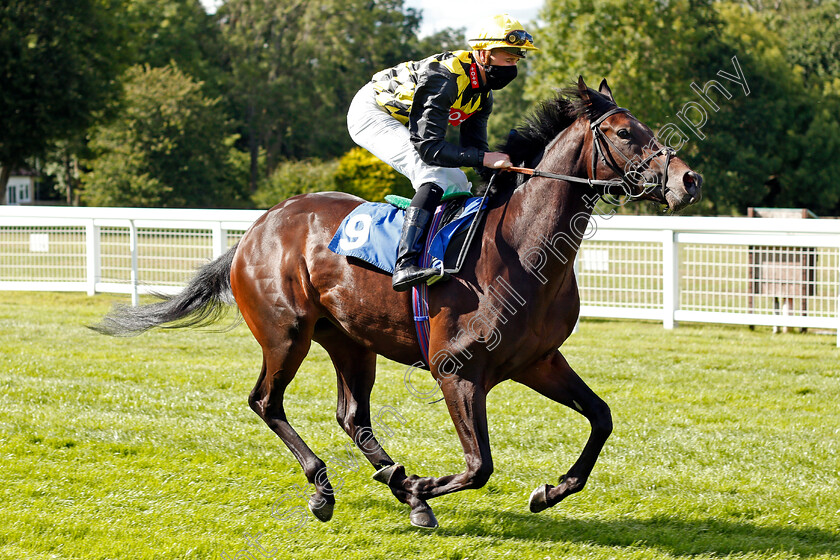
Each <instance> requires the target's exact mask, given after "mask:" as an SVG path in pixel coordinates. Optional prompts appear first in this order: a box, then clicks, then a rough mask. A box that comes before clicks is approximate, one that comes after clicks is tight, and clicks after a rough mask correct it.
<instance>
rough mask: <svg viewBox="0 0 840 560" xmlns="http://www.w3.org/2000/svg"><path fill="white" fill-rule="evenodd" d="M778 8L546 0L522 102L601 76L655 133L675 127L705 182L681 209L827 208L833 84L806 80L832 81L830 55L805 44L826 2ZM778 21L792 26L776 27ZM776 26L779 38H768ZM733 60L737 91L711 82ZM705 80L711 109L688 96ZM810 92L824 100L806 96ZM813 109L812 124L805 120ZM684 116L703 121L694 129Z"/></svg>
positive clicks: (827, 26)
mask: <svg viewBox="0 0 840 560" xmlns="http://www.w3.org/2000/svg"><path fill="white" fill-rule="evenodd" d="M829 3H830V4H832V5H834V6H835V8H831V9H827V8H826V5H828V4H829ZM749 4H761V2H750V3H749ZM780 4H781V6H782V9H780V10H778V11H777V10H775V9H771V10H768V9H765V8H763V7H760V6H759V7H758V8H756V6H750V5H747V3H734V2H711V1H709V0H676V1H669V2H655V3H637V2H631V1H629V0H587V1H584V0H548V2H547V4H546V7H545V8H544V10H543V13H542V19H543V20H544V21H545V23H546V25H545V26H544V28H543V29H541V30H540V31H539V34H538V36H539V39H540V43H541V45H540V46H541V47H543V51H542V53H541V54H540V56H539V57H535V58H534V69H535V71H534V72H533V74H532V78H531V80H530V81H529V86H528V91H527V94H528V95H530V96H535V97H536V96H547V94H548V91H549V90H550V89H551V88H552V87H556V86H558V85H560V86H562V85H564V84H566V83H568V82H569V81H571V80H574V79H576V77H577V76H578V75H579V74H582V75H584V77H586V78H587V80H588V81H589V82H590V83H597V81H598V80H600V78H601V77H606V78H608V80H609V82H610V85H611V87H612V89H613V91H614V92H615V95H616V98H617V99H618V102H619V103H620V104H622V105H624V106H626V107H629V108H631V109H632V110H633V112H634V114H635V115H636V116H637V117H638V118H639V119H640V120H642V121H644V122H646V123H648V124H649V125H651V127H652V128H653V130H654V131H661V130H662V128H661V127H662V126H665V125H674V126H677V127H680V128H681V130H682V134H683V135H684V139H685V140H687V143H685V144H684V145H682V143H680V156H681V157H683V158H684V159H686V160H687V161H688V162H689V163H690V164H691V165H692V167H694V168H695V169H697V170H698V171H700V172H701V173H702V174H703V175H704V177H705V183H704V197H703V201H702V202H701V203H700V204H699V205H696V206H695V207H694V209H692V210H691V211H699V212H706V213H712V214H718V213H732V212H737V213H744V212H746V210H747V207H748V206H763V205H774V204H795V205H804V203H805V202H806V201H807V202H808V204H809V205H811V207H812V208H814V209H815V210H816V209H826V208H830V207H831V205H832V204H836V202H833V201H836V200H837V199H838V197H840V193H836V192H835V190H837V189H836V188H835V187H834V185H833V184H832V185H826V184H817V181H818V179H817V178H818V177H820V179H819V180H820V181H822V180H824V178H825V176H826V173H822V172H823V171H826V170H829V171H830V173H837V172H838V171H840V168H837V167H835V166H836V165H840V164H835V162H838V161H840V157H838V156H840V154H837V153H836V152H835V151H833V150H835V149H836V148H835V146H836V144H837V141H836V136H832V134H831V132H830V131H831V127H832V126H836V124H835V123H836V121H837V117H836V116H834V115H836V112H835V113H831V111H830V110H829V111H828V112H826V111H825V110H826V109H830V108H833V107H836V106H837V104H836V101H834V100H832V99H834V98H831V99H829V97H830V96H826V94H825V91H827V89H830V87H829V86H828V85H827V84H828V83H833V82H829V81H826V80H822V81H820V82H819V86H814V87H811V86H809V85H808V81H809V80H810V79H811V78H809V76H821V75H831V72H832V70H831V68H834V67H833V66H832V62H831V61H832V60H833V58H832V57H833V55H830V54H827V53H832V52H836V49H835V50H832V49H830V48H827V47H826V48H825V49H822V47H820V49H818V50H815V49H813V48H811V46H810V45H809V41H810V37H809V30H811V29H813V30H814V31H815V34H816V37H817V38H818V41H819V42H820V44H821V45H823V46H827V45H829V44H830V43H831V42H832V40H833V37H835V36H836V33H837V31H836V27H837V26H836V24H835V26H834V27H832V18H834V19H835V20H836V15H837V13H838V12H837V10H836V6H837V1H836V0H834V1H832V2H827V3H819V2H809V1H807V0H793V1H791V2H787V3H785V2H781V3H780ZM794 4H795V7H794ZM785 6H787V7H785ZM762 10H764V11H762ZM832 10H833V11H832ZM780 14H788V15H787V16H785V17H787V22H788V23H789V22H796V21H801V22H803V23H801V25H799V27H796V26H792V27H791V26H787V27H786V25H787V24H783V23H781V20H779V19H778V18H780V17H781V15H780ZM832 14H833V15H832ZM782 28H785V29H786V31H785V33H788V34H789V35H785V34H783V33H778V32H775V33H774V30H776V31H778V30H780V29H782ZM780 35H781V36H780ZM788 45H791V46H790V47H789V46H788ZM797 45H798V46H797ZM733 57H734V58H733ZM733 60H737V63H738V65H739V68H740V69H741V71H742V72H743V74H744V79H745V81H746V84H745V85H744V87H743V88H742V87H741V86H740V85H738V84H736V83H733V82H731V81H727V80H726V79H723V78H722V77H721V74H720V72H721V71H723V72H727V73H729V75H733V74H734V73H735V72H736V70H735V69H734V67H733V65H734V64H735V62H733ZM712 80H714V81H715V82H716V83H717V84H720V85H721V86H722V87H723V89H725V90H726V94H724V93H723V92H722V90H721V89H719V88H717V87H716V86H714V84H713V87H712V89H710V90H708V91H707V93H708V95H707V96H706V97H708V98H710V99H711V102H712V103H714V107H713V106H712V103H710V102H708V101H707V100H704V99H703V98H702V97H701V96H700V95H699V94H698V93H697V90H698V89H699V90H700V91H702V90H703V89H704V88H705V87H706V85H707V84H712ZM838 83H839V84H840V82H838ZM817 88H822V90H823V93H820V94H819V95H815V92H816V89H817ZM747 90H749V91H747ZM698 107H699V109H698ZM715 107H716V108H715ZM818 107H819V108H821V109H822V111H820V112H821V114H823V116H821V117H820V118H818V119H815V116H816V109H817V108H818ZM700 109H702V112H701V110H700ZM689 112H690V113H691V114H689ZM685 120H693V121H694V122H695V123H700V122H701V121H702V122H703V124H702V130H699V128H701V127H699V126H698V127H696V128H695V129H692V128H691V127H690V126H688V123H686V122H685ZM672 130H673V128H672ZM814 142H815V143H816V145H814V144H812V143H814ZM672 144H674V143H673V142H672ZM815 157H818V158H819V159H820V161H819V163H818V164H817V163H814V158H815ZM800 170H801V171H800ZM830 173H829V175H830ZM804 193H809V194H807V195H805V194H804ZM813 193H820V194H819V195H817V196H816V197H815V196H814V195H813ZM815 198H819V199H820V201H819V202H817V201H815Z"/></svg>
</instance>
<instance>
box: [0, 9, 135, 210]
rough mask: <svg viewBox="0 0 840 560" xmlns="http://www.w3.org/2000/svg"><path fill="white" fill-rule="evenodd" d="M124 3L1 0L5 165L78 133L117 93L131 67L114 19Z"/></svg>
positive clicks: (0, 155) (0, 151) (1, 153)
mask: <svg viewBox="0 0 840 560" xmlns="http://www.w3.org/2000/svg"><path fill="white" fill-rule="evenodd" d="M121 6H122V2H121V1H120V0H4V1H3V2H2V3H0V30H2V32H0V84H2V85H0V121H2V134H0V167H4V168H6V169H8V168H10V167H16V166H19V165H21V164H23V163H24V162H25V161H27V160H28V159H30V158H33V157H36V156H38V157H40V156H43V155H44V154H45V153H46V152H47V151H48V149H49V148H50V147H51V146H52V145H54V144H55V142H57V141H60V140H71V139H75V138H77V137H78V136H79V135H81V134H82V133H83V132H84V131H85V129H86V128H87V127H88V126H90V125H91V124H92V123H93V122H94V121H95V120H96V119H97V116H98V115H99V114H100V113H101V111H102V110H103V109H104V108H105V106H106V105H107V104H108V102H109V101H110V100H112V99H113V98H114V97H115V96H116V95H117V93H118V91H119V84H118V83H117V81H116V77H117V75H118V74H119V73H120V71H121V70H122V68H123V67H124V64H125V52H124V49H123V47H122V46H121V39H122V38H121V37H120V29H121V28H120V27H119V25H118V23H117V22H116V21H114V15H115V14H116V13H118V12H119V10H120V9H121ZM5 186H6V185H5V183H4V184H2V185H0V192H5ZM4 198H5V197H0V201H2V200H4Z"/></svg>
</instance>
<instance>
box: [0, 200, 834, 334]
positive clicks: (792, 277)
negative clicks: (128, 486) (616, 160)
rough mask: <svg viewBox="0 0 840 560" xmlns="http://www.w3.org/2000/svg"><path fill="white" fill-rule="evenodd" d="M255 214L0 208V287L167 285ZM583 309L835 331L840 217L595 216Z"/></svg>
mask: <svg viewBox="0 0 840 560" xmlns="http://www.w3.org/2000/svg"><path fill="white" fill-rule="evenodd" d="M261 214H262V211H251V210H175V209H120V208H61V207H0V290H37V291H84V292H87V293H88V294H94V293H97V292H107V293H126V294H131V296H132V302H133V303H135V304H136V303H137V300H138V296H139V295H140V294H143V293H147V292H152V291H154V292H161V293H175V292H177V291H178V290H179V289H180V288H181V286H183V285H184V283H185V282H186V281H187V280H188V279H189V278H190V277H191V276H192V274H193V273H194V271H195V269H196V268H197V267H198V266H199V265H201V264H202V263H205V262H207V261H208V260H211V259H213V258H215V257H217V256H219V255H221V254H222V253H223V252H224V251H226V250H227V248H229V247H231V246H233V245H234V244H235V243H236V241H237V240H238V239H239V238H240V237H241V236H242V234H243V233H244V232H245V230H247V229H248V227H249V226H250V225H251V223H253V221H254V220H256V219H257V218H258V217H259V216H260V215H261ZM590 233H591V235H589V234H588V235H587V239H586V240H585V241H584V242H583V244H582V246H581V250H580V253H579V256H578V259H577V263H576V269H577V277H578V283H579V285H580V291H581V304H582V307H581V315H582V316H584V317H607V318H632V319H652V320H657V321H662V323H663V325H664V326H665V328H673V327H674V326H675V325H676V323H677V322H679V321H687V322H704V323H724V324H741V325H766V326H778V327H799V328H814V329H832V330H837V333H838V346H840V290H839V289H838V286H840V220H792V219H772V218H766V219H750V218H697V217H676V216H667V217H651V216H613V217H612V218H610V219H604V218H595V219H594V220H593V221H592V227H591V231H590Z"/></svg>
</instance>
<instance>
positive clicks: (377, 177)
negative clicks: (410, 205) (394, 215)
mask: <svg viewBox="0 0 840 560" xmlns="http://www.w3.org/2000/svg"><path fill="white" fill-rule="evenodd" d="M335 185H336V189H337V190H339V191H342V192H346V193H350V194H354V195H356V196H359V197H361V198H364V199H365V200H370V201H372V202H382V201H383V200H384V199H385V195H389V194H397V195H400V196H407V197H409V198H411V196H413V195H414V191H413V190H412V188H411V182H410V181H409V180H408V178H407V177H405V176H403V175H401V174H400V173H399V172H397V171H396V170H394V169H393V168H392V167H391V166H390V165H388V164H387V163H385V162H383V161H382V160H380V159H379V158H378V157H376V156H375V155H373V154H372V153H370V152H368V151H367V150H365V149H364V148H359V147H356V148H353V149H352V150H350V151H349V152H347V153H346V154H344V157H342V158H341V160H340V161H339V163H338V169H337V170H336V172H335Z"/></svg>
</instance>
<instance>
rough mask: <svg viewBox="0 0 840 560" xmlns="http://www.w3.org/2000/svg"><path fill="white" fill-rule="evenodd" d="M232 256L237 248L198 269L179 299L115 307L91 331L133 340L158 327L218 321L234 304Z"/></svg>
mask: <svg viewBox="0 0 840 560" xmlns="http://www.w3.org/2000/svg"><path fill="white" fill-rule="evenodd" d="M235 253H236V246H234V247H232V248H231V249H230V250H229V251H228V252H227V253H225V254H224V255H222V256H221V257H219V258H218V259H216V260H215V261H213V262H211V263H208V264H206V265H204V266H203V267H201V268H200V269H199V270H198V273H197V274H196V275H195V276H194V277H193V279H192V280H190V283H189V284H188V285H187V287H186V288H184V290H183V291H182V292H181V293H179V294H178V295H176V296H172V297H164V298H163V301H160V302H158V303H151V304H148V305H141V306H139V307H130V306H127V305H119V306H116V307H115V308H114V309H112V310H111V312H110V313H108V315H106V316H105V318H103V319H102V322H101V323H99V324H97V325H93V326H91V327H90V328H91V329H93V330H95V331H97V332H100V333H102V334H107V335H111V336H132V335H137V334H140V333H142V332H144V331H147V330H149V329H151V328H153V327H157V326H161V325H166V326H167V328H182V327H201V326H205V325H209V324H211V323H214V322H216V321H218V320H219V319H220V318H221V317H222V316H223V315H224V314H225V312H226V311H227V309H228V307H229V306H230V305H234V304H235V302H234V301H233V293H232V292H231V289H230V267H231V264H232V263H233V255H234V254H235ZM168 323H172V324H168Z"/></svg>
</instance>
